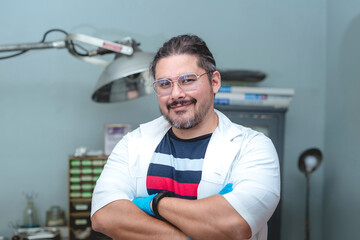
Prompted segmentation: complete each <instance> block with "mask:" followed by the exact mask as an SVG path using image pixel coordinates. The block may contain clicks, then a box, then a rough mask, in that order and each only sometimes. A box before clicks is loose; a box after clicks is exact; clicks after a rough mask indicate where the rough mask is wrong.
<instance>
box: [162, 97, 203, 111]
mask: <svg viewBox="0 0 360 240" xmlns="http://www.w3.org/2000/svg"><path fill="white" fill-rule="evenodd" d="M193 103H194V104H195V103H196V100H195V99H191V100H181V101H174V102H172V103H170V104H168V105H167V109H170V108H171V109H177V108H181V107H184V106H188V105H190V104H193Z"/></svg>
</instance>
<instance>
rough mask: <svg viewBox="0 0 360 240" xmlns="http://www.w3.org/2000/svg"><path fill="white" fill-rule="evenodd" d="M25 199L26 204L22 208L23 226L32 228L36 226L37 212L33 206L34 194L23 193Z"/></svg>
mask: <svg viewBox="0 0 360 240" xmlns="http://www.w3.org/2000/svg"><path fill="white" fill-rule="evenodd" d="M25 197H26V199H27V205H26V208H25V210H24V219H23V220H24V222H23V224H24V225H23V227H24V228H32V227H38V226H39V224H38V219H37V213H36V209H35V206H34V200H33V199H34V195H33V194H26V195H25Z"/></svg>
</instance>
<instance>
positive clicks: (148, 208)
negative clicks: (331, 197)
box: [92, 35, 280, 240]
mask: <svg viewBox="0 0 360 240" xmlns="http://www.w3.org/2000/svg"><path fill="white" fill-rule="evenodd" d="M151 71H152V74H153V76H154V79H155V81H154V83H153V86H154V90H155V92H156V93H157V95H158V103H159V108H160V111H161V113H162V117H160V118H158V119H155V120H153V121H151V122H149V123H145V124H142V125H140V127H139V128H138V129H136V130H134V131H133V132H131V133H129V134H128V135H126V136H125V137H124V138H123V139H122V140H121V141H120V142H119V143H118V144H117V146H116V147H115V148H114V150H113V152H112V154H111V155H110V157H109V159H108V161H107V163H106V165H105V167H104V170H103V172H102V174H101V176H100V178H99V180H98V182H97V184H96V187H95V190H94V194H93V202H92V227H93V229H94V230H95V231H100V232H102V233H104V234H106V235H108V236H110V237H112V238H114V239H156V240H159V239H189V238H191V239H217V240H219V239H257V240H265V239H266V238H267V221H268V220H269V218H270V217H271V215H272V214H273V212H274V210H275V208H276V206H277V204H278V201H279V195H280V174H279V164H278V158H277V154H276V151H275V148H274V146H273V144H272V142H271V141H270V140H269V139H268V138H267V137H266V136H264V135H263V134H262V133H258V132H255V131H253V130H251V129H249V128H245V127H243V126H240V125H237V124H234V123H232V122H231V121H230V120H229V119H228V118H227V117H225V115H223V114H222V113H221V112H219V111H217V110H215V109H214V96H215V94H216V93H217V92H218V90H219V88H220V85H221V76H220V73H219V72H218V71H216V64H215V60H214V58H213V55H212V54H211V52H210V51H209V49H208V47H207V46H206V44H205V42H204V41H203V40H202V39H200V38H199V37H197V36H194V35H181V36H177V37H174V38H172V39H170V40H169V41H168V42H166V43H164V45H163V46H162V47H161V48H160V49H159V51H158V52H157V54H156V56H155V58H154V60H153V62H152V65H151Z"/></svg>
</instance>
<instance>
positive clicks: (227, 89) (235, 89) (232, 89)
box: [219, 86, 294, 96]
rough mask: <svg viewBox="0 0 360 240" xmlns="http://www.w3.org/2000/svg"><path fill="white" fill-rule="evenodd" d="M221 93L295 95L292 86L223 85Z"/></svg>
mask: <svg viewBox="0 0 360 240" xmlns="http://www.w3.org/2000/svg"><path fill="white" fill-rule="evenodd" d="M219 93H257V94H268V95H288V96H294V89H292V88H262V87H240V86H221V87H220V89H219Z"/></svg>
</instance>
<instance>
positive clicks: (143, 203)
mask: <svg viewBox="0 0 360 240" xmlns="http://www.w3.org/2000/svg"><path fill="white" fill-rule="evenodd" d="M156 194H157V193H156ZM156 194H152V195H150V196H148V197H140V198H135V199H134V200H132V202H133V203H135V205H136V206H138V207H139V208H140V209H141V210H143V211H144V212H146V213H147V214H149V215H150V216H155V214H154V213H153V212H152V211H151V207H150V203H151V200H152V199H153V198H154V197H155V196H156Z"/></svg>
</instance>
